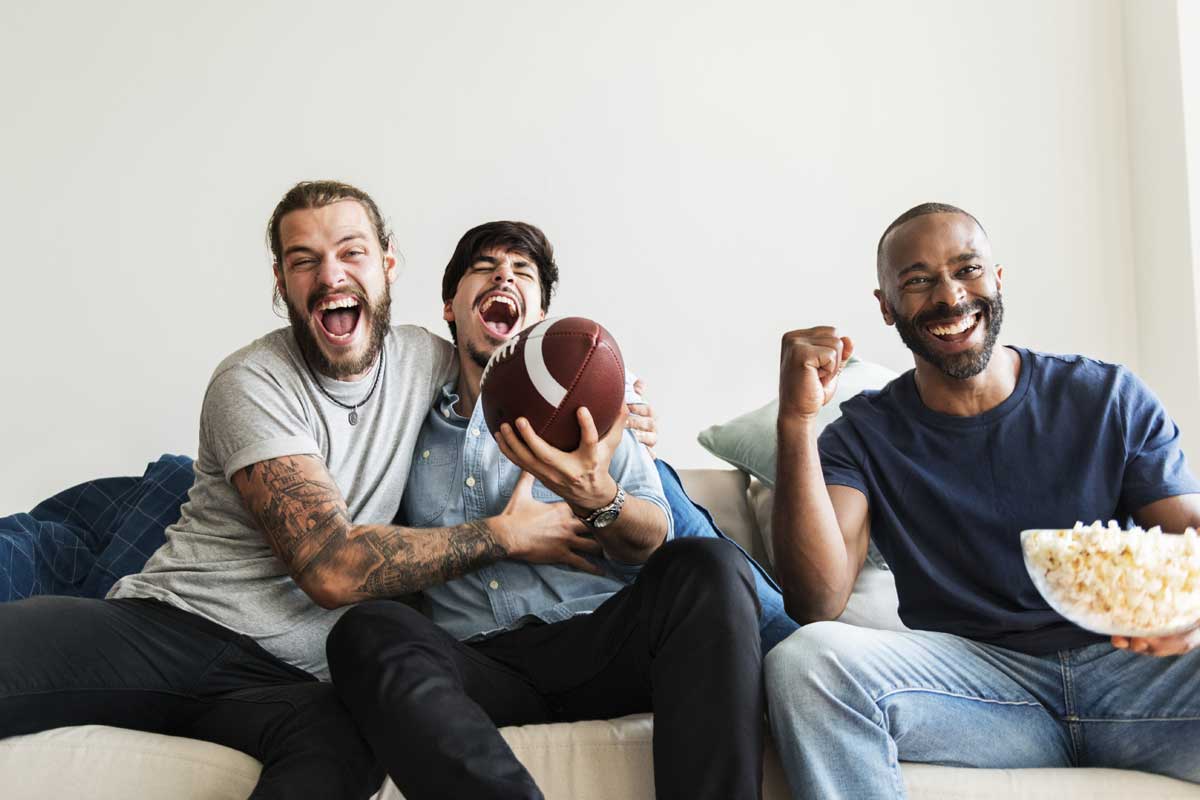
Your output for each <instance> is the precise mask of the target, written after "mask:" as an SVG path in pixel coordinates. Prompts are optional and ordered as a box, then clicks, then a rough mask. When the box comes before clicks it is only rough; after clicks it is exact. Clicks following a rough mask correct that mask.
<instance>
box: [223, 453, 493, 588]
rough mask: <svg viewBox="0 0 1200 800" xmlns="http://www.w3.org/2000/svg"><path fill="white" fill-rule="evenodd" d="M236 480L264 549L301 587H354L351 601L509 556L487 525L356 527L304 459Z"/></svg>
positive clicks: (279, 461) (422, 584) (321, 473)
mask: <svg viewBox="0 0 1200 800" xmlns="http://www.w3.org/2000/svg"><path fill="white" fill-rule="evenodd" d="M239 477H242V478H243V480H242V481H241V482H239V483H240V484H241V485H239V487H238V488H239V490H240V491H241V492H242V495H243V497H244V498H245V501H246V505H247V507H248V508H249V510H250V512H251V513H252V514H253V515H254V517H255V518H256V519H257V520H258V523H259V525H260V526H261V527H262V530H263V532H264V534H265V535H266V538H267V541H268V542H269V543H270V544H271V547H272V548H273V549H274V550H275V552H276V554H277V555H278V556H279V557H280V558H281V559H282V560H283V561H284V563H286V564H287V565H288V568H289V570H290V571H291V573H292V575H293V576H294V577H295V578H296V580H297V581H298V582H301V583H302V584H303V582H304V581H306V580H309V581H313V582H314V583H315V584H316V585H336V586H344V587H346V588H347V589H349V588H350V587H353V589H352V590H351V591H352V592H353V594H354V595H356V599H365V598H367V597H393V596H395V595H398V594H407V593H409V592H416V591H420V590H421V589H424V588H426V587H429V586H433V585H436V584H440V583H445V582H446V581H448V580H451V579H453V578H457V577H459V576H460V575H464V574H466V573H468V572H471V571H473V570H476V569H478V568H479V567H482V566H486V565H487V564H491V563H494V562H496V561H499V560H500V559H502V558H504V557H505V556H506V555H507V552H506V551H505V549H504V548H503V547H501V546H500V545H499V544H498V543H497V542H496V538H495V536H494V535H493V533H492V530H491V528H490V527H489V526H488V524H487V522H486V521H485V520H472V521H470V522H467V523H465V524H463V525H459V526H457V527H454V528H442V529H434V530H423V531H418V530H413V529H408V528H401V527H397V526H393V525H360V526H355V525H354V524H353V522H352V520H351V519H350V514H349V512H348V511H347V509H346V503H345V500H343V498H342V494H341V492H340V491H339V490H338V488H337V486H336V485H335V484H334V483H333V481H332V479H331V478H330V476H329V474H328V473H327V472H326V471H325V469H324V467H323V466H321V465H320V464H319V463H318V462H315V461H314V460H312V459H311V458H308V457H304V456H300V457H296V456H288V457H283V458H276V459H271V460H269V461H262V462H259V463H258V464H255V465H251V466H249V467H247V468H246V469H245V470H244V471H243V475H240V476H239ZM439 534H440V535H439Z"/></svg>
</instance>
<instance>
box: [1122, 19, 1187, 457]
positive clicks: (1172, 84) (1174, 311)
mask: <svg viewBox="0 0 1200 800" xmlns="http://www.w3.org/2000/svg"><path fill="white" fill-rule="evenodd" d="M1187 5H1188V4H1187V3H1184V4H1183V7H1186V6H1187ZM1180 10H1181V7H1180V6H1178V5H1177V4H1176V2H1175V0H1155V2H1135V1H1131V2H1128V3H1126V4H1125V7H1124V12H1125V13H1124V25H1123V31H1124V42H1123V44H1124V48H1125V64H1126V68H1125V76H1126V86H1127V91H1126V101H1127V103H1128V115H1127V118H1128V130H1129V157H1130V158H1129V165H1130V175H1131V179H1132V180H1131V186H1130V193H1131V194H1130V197H1131V203H1130V205H1131V211H1132V214H1131V221H1132V223H1133V234H1134V235H1133V243H1134V254H1133V265H1134V270H1135V272H1134V276H1135V277H1134V280H1135V283H1136V286H1137V294H1136V301H1137V320H1138V342H1139V349H1138V369H1139V372H1140V373H1141V376H1142V377H1143V378H1144V379H1145V380H1146V382H1147V383H1149V384H1150V385H1151V386H1152V387H1153V388H1154V389H1155V391H1156V392H1157V393H1158V395H1159V397H1160V398H1161V399H1162V401H1163V403H1164V404H1165V405H1166V407H1167V410H1168V411H1169V412H1170V413H1171V414H1172V416H1174V418H1175V420H1176V421H1177V422H1178V424H1179V425H1180V427H1181V429H1182V430H1183V431H1184V444H1185V446H1187V445H1189V444H1193V443H1200V336H1198V331H1200V315H1198V314H1197V310H1198V306H1197V296H1198V295H1197V289H1198V287H1197V282H1196V281H1197V278H1196V272H1195V265H1194V256H1195V253H1196V252H1200V251H1196V250H1194V249H1193V242H1192V228H1193V218H1194V212H1193V211H1192V209H1193V208H1195V207H1196V206H1197V204H1200V184H1193V185H1192V186H1189V158H1188V143H1187V137H1188V131H1187V130H1186V129H1185V125H1184V119H1185V110H1186V109H1185V100H1186V97H1187V93H1186V92H1185V86H1189V87H1190V89H1191V92H1193V93H1194V92H1197V91H1200V82H1197V81H1196V79H1195V77H1193V78H1192V80H1191V82H1190V84H1185V81H1184V75H1183V73H1182V70H1181V63H1182V62H1181V58H1180V54H1181V51H1182V52H1187V49H1186V48H1183V47H1181V44H1182V42H1181V34H1182V33H1183V30H1182V28H1181V26H1180V19H1181V17H1180V16H1179V13H1178V12H1179V11H1180ZM1194 44H1195V45H1198V46H1200V39H1197V40H1196V41H1195V42H1194ZM1189 58H1195V56H1194V55H1191V54H1190V53H1189ZM1192 113H1195V110H1193V112H1192ZM1192 152H1193V153H1194V158H1193V159H1191V160H1192V161H1193V162H1197V161H1200V147H1197V148H1195V149H1194V150H1193V151H1192ZM1193 461H1194V462H1200V453H1195V452H1194V446H1193Z"/></svg>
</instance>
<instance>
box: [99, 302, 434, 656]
mask: <svg viewBox="0 0 1200 800" xmlns="http://www.w3.org/2000/svg"><path fill="white" fill-rule="evenodd" d="M384 349H385V351H386V357H385V359H384V365H383V374H382V375H381V376H379V385H378V386H377V387H376V389H375V392H374V394H373V395H371V397H370V399H369V400H368V401H367V402H366V403H365V404H364V405H363V406H361V407H360V408H359V409H358V416H359V419H358V424H357V425H354V426H351V425H350V422H349V411H348V410H347V409H345V408H342V407H341V406H338V405H336V404H335V403H333V402H331V401H330V400H329V398H328V397H326V396H325V395H324V394H323V393H322V392H321V389H320V388H319V387H318V386H317V385H316V384H315V383H314V382H313V374H312V373H311V372H310V371H309V370H308V368H307V367H306V366H305V364H304V361H303V359H302V357H301V355H300V350H299V348H298V347H297V345H296V341H295V339H294V338H293V336H292V331H291V329H290V328H281V329H279V330H277V331H273V332H272V333H269V334H267V335H266V336H264V337H263V338H261V339H259V340H258V341H256V342H253V343H252V344H250V345H249V346H247V347H244V348H242V349H241V350H239V351H237V352H236V353H234V354H233V355H231V356H229V357H228V358H226V359H225V360H224V361H223V362H221V365H220V366H219V367H217V369H216V372H214V373H213V376H212V379H211V380H210V381H209V384H208V390H207V392H206V393H205V396H204V407H203V409H202V410H201V412H200V446H199V454H198V457H197V459H196V466H195V470H196V482H195V484H194V485H193V486H192V490H191V492H190V493H189V494H188V501H187V503H185V504H184V506H183V508H182V509H181V516H180V519H179V522H177V523H175V524H174V525H172V526H171V527H169V528H167V531H166V536H167V540H166V543H165V544H163V546H162V547H160V548H159V549H158V551H157V552H156V553H155V554H154V555H153V556H152V557H151V558H150V560H149V561H148V562H146V566H145V567H144V568H143V569H142V571H141V572H140V573H139V574H137V575H129V576H127V577H125V578H122V579H121V580H120V581H118V582H117V583H116V585H114V586H113V588H112V590H111V591H110V592H109V593H108V596H109V597H110V598H116V597H149V598H154V599H157V600H162V601H164V602H166V603H170V604H171V605H174V606H178V607H179V608H182V609H185V610H187V611H191V612H192V613H195V614H199V615H200V616H203V617H207V618H208V619H210V620H213V621H214V622H217V623H219V624H221V625H224V626H225V627H226V628H229V629H231V630H233V631H236V632H238V633H242V634H245V635H247V636H250V637H252V638H254V639H255V640H256V641H258V643H259V644H260V645H262V646H263V647H264V648H266V649H267V650H268V651H269V652H271V653H273V654H274V655H276V656H278V657H279V658H281V659H282V660H284V661H286V662H287V663H289V664H292V665H294V666H297V667H299V668H301V669H303V670H306V671H308V672H310V673H312V674H313V675H316V676H317V677H319V678H321V679H322V680H328V678H329V668H328V665H327V664H326V661H325V637H326V636H327V635H328V633H329V630H330V628H332V627H333V624H334V623H335V622H336V621H337V619H338V617H340V616H341V614H342V612H343V611H344V610H345V609H333V610H328V609H324V608H321V607H320V606H318V605H317V604H316V603H314V602H313V601H312V600H311V599H310V598H309V597H308V595H306V594H305V593H304V592H303V590H301V589H300V587H299V586H298V585H297V584H296V583H295V581H293V580H292V578H291V577H290V576H289V575H288V571H287V567H285V566H284V564H283V562H282V561H280V560H279V559H278V558H276V556H275V554H274V552H273V551H272V550H271V547H270V545H269V544H267V540H266V538H265V537H264V536H263V534H262V533H261V532H260V531H259V530H258V528H257V526H256V524H255V521H254V519H253V518H252V517H251V516H250V514H249V512H248V511H246V508H245V506H243V505H242V500H241V496H240V495H239V494H238V492H237V490H236V489H234V488H233V485H232V484H231V483H230V478H231V477H232V475H233V474H234V473H235V472H237V471H238V470H239V469H242V468H243V467H246V466H248V465H250V464H254V463H257V462H259V461H265V460H267V459H271V458H279V457H282V456H289V455H301V454H312V455H317V456H320V457H321V458H322V459H323V460H324V462H325V466H326V468H327V469H328V470H329V474H330V475H331V476H332V477H333V480H334V482H335V483H336V484H337V486H338V488H339V489H340V490H341V492H342V495H343V496H344V497H345V499H346V505H347V507H348V508H349V511H350V518H351V519H352V520H353V521H354V523H355V524H359V525H368V524H390V523H391V522H392V520H393V519H395V517H396V512H397V510H398V509H399V507H400V498H401V496H402V495H403V493H404V485H405V482H406V481H407V479H408V470H409V467H410V465H411V464H412V451H413V448H414V446H415V443H416V440H417V435H418V434H419V433H420V431H421V423H422V422H423V421H424V419H425V415H426V414H427V413H428V412H429V407H430V405H431V404H432V403H433V399H434V396H435V394H437V392H438V390H439V388H440V387H441V386H442V385H443V384H444V383H446V382H447V381H448V380H450V379H451V378H452V377H453V376H454V374H455V372H456V370H457V365H458V362H457V359H456V357H455V353H454V349H453V347H452V346H451V345H450V343H449V342H447V341H445V340H444V339H441V338H439V337H437V336H434V335H433V334H432V333H430V332H429V331H427V330H425V329H424V328H420V327H416V326H413V325H397V326H393V327H392V329H391V331H390V332H389V334H388V336H387V337H386V338H385V339H384ZM374 377H375V374H374V372H372V373H371V374H369V375H367V377H366V378H364V379H363V380H361V381H355V382H346V381H335V380H331V379H329V378H326V377H324V376H318V378H317V379H318V380H320V381H321V386H322V387H324V388H325V391H326V392H328V393H329V394H330V395H332V396H333V397H336V398H337V399H338V400H340V401H341V402H343V403H347V404H353V403H356V402H358V401H360V400H362V398H363V396H364V395H366V394H367V392H368V390H369V389H370V388H371V381H372V380H373V379H374Z"/></svg>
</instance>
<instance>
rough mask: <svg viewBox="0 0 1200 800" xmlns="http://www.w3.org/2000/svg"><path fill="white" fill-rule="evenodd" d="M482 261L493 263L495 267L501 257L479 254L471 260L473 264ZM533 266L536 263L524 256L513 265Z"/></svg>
mask: <svg viewBox="0 0 1200 800" xmlns="http://www.w3.org/2000/svg"><path fill="white" fill-rule="evenodd" d="M480 261H482V262H484V263H485V264H491V265H492V266H493V267H494V266H496V265H497V264H499V263H500V259H498V258H496V257H495V256H478V257H476V259H475V260H474V261H472V262H471V264H472V265H474V264H478V263H479V262H480ZM532 266H535V265H534V263H533V262H532V261H529V260H527V259H524V258H522V259H518V260H516V261H513V267H532Z"/></svg>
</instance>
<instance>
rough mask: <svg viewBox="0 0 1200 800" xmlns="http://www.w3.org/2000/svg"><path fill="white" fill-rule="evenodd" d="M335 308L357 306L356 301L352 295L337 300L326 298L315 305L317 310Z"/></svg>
mask: <svg viewBox="0 0 1200 800" xmlns="http://www.w3.org/2000/svg"><path fill="white" fill-rule="evenodd" d="M335 308H358V301H357V300H355V299H354V298H353V297H342V298H340V299H338V300H326V301H325V302H324V303H321V305H319V306H317V311H331V310H332V309H335Z"/></svg>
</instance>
